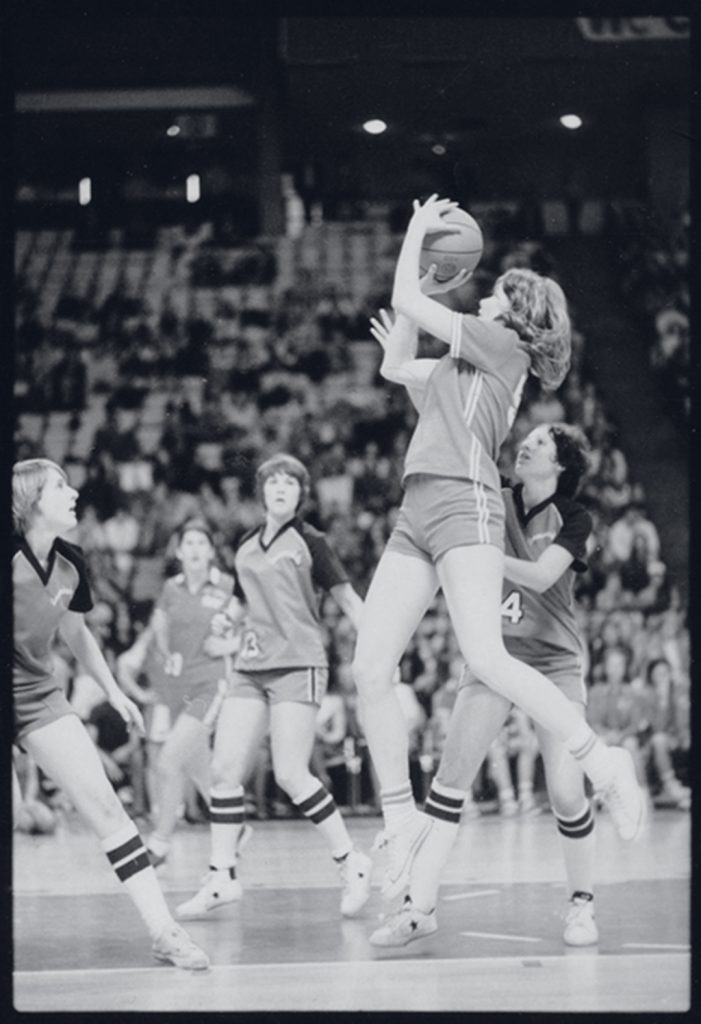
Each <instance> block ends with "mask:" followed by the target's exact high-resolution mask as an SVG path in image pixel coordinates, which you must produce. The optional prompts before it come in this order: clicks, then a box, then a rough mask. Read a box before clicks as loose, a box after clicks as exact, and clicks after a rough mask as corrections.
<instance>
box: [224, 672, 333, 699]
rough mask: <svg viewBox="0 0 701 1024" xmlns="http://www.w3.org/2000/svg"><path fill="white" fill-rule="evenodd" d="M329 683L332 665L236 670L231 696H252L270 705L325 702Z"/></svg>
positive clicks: (233, 673) (229, 694)
mask: <svg viewBox="0 0 701 1024" xmlns="http://www.w3.org/2000/svg"><path fill="white" fill-rule="evenodd" d="M328 685H329V670H328V668H318V667H311V668H278V669H268V670H263V671H260V672H240V671H238V672H236V671H235V672H232V674H231V679H230V680H229V685H228V690H227V694H226V696H227V697H250V698H252V699H253V700H260V701H263V702H264V703H266V704H281V703H283V702H286V701H294V702H296V703H300V704H316V705H319V704H321V699H322V697H323V696H324V694H325V693H326V688H327V687H328Z"/></svg>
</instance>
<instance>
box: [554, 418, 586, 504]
mask: <svg viewBox="0 0 701 1024" xmlns="http://www.w3.org/2000/svg"><path fill="white" fill-rule="evenodd" d="M549 430H550V436H551V437H552V439H553V441H554V442H555V450H556V451H557V461H558V463H559V464H560V465H561V466H562V472H561V473H560V476H559V478H558V481H557V493H558V494H562V495H564V496H565V497H566V498H574V496H575V494H576V493H577V491H578V490H579V485H580V484H581V482H582V479H583V478H584V477H585V476H586V474H587V472H588V470H589V452H590V446H589V442H588V441H587V438H586V436H585V435H584V433H583V432H582V431H581V430H580V429H579V427H573V426H570V424H569V423H552V424H551V425H550V428H549Z"/></svg>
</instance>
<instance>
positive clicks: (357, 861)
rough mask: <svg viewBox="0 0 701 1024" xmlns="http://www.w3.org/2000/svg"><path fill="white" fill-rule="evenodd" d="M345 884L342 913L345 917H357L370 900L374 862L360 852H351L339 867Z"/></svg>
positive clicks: (342, 895) (342, 896)
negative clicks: (371, 874)
mask: <svg viewBox="0 0 701 1024" xmlns="http://www.w3.org/2000/svg"><path fill="white" fill-rule="evenodd" d="M338 870H339V872H340V874H341V880H342V882H343V892H342V894H341V913H342V914H343V916H344V917H355V915H356V914H357V913H358V911H360V910H362V908H363V907H364V906H365V904H366V903H367V901H368V900H369V898H370V872H371V871H372V861H371V860H370V858H369V857H366V856H365V854H364V853H361V852H360V850H355V849H353V850H351V851H350V853H349V854H348V856H347V857H345V858H344V860H342V861H341V863H340V864H339V865H338Z"/></svg>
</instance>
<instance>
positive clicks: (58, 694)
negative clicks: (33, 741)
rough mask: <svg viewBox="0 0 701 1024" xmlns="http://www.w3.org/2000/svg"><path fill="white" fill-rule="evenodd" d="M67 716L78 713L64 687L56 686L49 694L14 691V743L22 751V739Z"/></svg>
mask: <svg viewBox="0 0 701 1024" xmlns="http://www.w3.org/2000/svg"><path fill="white" fill-rule="evenodd" d="M66 715H76V717H78V715H77V712H76V711H75V709H74V708H73V706H72V705H71V704H70V703H69V702H68V700H67V698H66V695H65V693H64V692H63V687H61V686H56V687H55V689H53V690H49V692H48V693H46V692H45V691H44V692H43V693H39V694H37V693H32V692H31V690H30V691H29V692H28V693H21V692H20V693H18V691H17V690H15V691H14V733H15V736H14V742H15V743H16V745H17V746H18V747H20V749H21V750H24V747H23V746H22V738H23V737H24V736H26V735H27V733H28V732H33V731H34V729H40V728H41V727H42V726H43V725H49V724H50V723H51V722H56V721H58V719H59V718H65V716H66Z"/></svg>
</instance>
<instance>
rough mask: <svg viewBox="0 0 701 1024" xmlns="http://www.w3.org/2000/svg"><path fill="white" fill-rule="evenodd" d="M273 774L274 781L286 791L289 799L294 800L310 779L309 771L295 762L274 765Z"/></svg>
mask: <svg viewBox="0 0 701 1024" xmlns="http://www.w3.org/2000/svg"><path fill="white" fill-rule="evenodd" d="M273 774H274V776H275V782H276V783H277V785H278V786H279V787H280V789H281V790H283V792H285V793H287V795H288V796H289V798H290V800H294V799H295V798H296V797H297V795H298V794H299V793H301V792H302V791H303V790H304V789H305V788H306V787H307V786H308V783H309V780H310V775H309V772H307V771H306V770H305V769H304V768H303V767H300V766H299V765H295V764H280V765H276V766H275V768H274V769H273Z"/></svg>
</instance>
